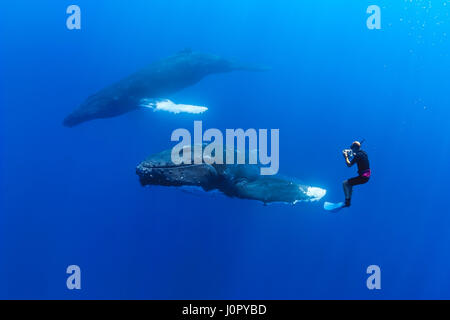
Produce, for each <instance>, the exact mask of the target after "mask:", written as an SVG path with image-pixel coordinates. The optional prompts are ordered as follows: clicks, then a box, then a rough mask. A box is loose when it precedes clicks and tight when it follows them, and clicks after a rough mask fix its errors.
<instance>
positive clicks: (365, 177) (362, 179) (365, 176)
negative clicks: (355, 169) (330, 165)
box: [347, 169, 371, 186]
mask: <svg viewBox="0 0 450 320" xmlns="http://www.w3.org/2000/svg"><path fill="white" fill-rule="evenodd" d="M370 174H371V172H370V169H368V170H365V171H364V172H362V173H361V174H360V175H359V176H357V177H354V178H350V179H348V180H347V181H348V184H349V185H351V186H356V185H358V184H364V183H366V182H368V181H369V179H370Z"/></svg>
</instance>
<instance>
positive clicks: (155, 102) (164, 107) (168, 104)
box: [139, 99, 208, 114]
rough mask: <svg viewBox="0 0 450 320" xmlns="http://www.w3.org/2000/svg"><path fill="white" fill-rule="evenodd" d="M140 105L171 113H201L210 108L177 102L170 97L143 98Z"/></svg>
mask: <svg viewBox="0 0 450 320" xmlns="http://www.w3.org/2000/svg"><path fill="white" fill-rule="evenodd" d="M139 106H140V107H143V108H149V109H153V111H167V112H171V113H175V114H177V113H192V114H200V113H203V112H205V111H206V110H208V108H207V107H203V106H194V105H190V104H176V103H174V102H173V101H171V100H169V99H141V101H140V103H139Z"/></svg>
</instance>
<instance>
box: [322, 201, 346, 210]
mask: <svg viewBox="0 0 450 320" xmlns="http://www.w3.org/2000/svg"><path fill="white" fill-rule="evenodd" d="M344 206H345V203H344V202H338V203H332V202H325V203H324V204H323V208H324V209H325V210H327V211H332V212H336V211H339V210H341V209H342V208H344Z"/></svg>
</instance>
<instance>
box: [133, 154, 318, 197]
mask: <svg viewBox="0 0 450 320" xmlns="http://www.w3.org/2000/svg"><path fill="white" fill-rule="evenodd" d="M192 149H193V148H192ZM171 151H172V150H166V151H163V152H160V153H157V154H154V155H152V156H150V157H149V158H147V159H146V160H144V161H143V162H141V163H140V164H139V165H138V166H137V168H136V173H137V175H138V176H139V181H140V183H141V185H143V186H147V185H158V186H172V187H186V186H189V187H199V188H201V189H203V190H204V191H212V190H218V191H220V192H221V193H223V194H224V195H226V196H229V197H235V198H240V199H249V200H259V201H261V202H263V203H264V204H268V203H273V202H283V203H291V204H295V203H297V202H313V201H318V200H320V199H321V198H322V197H323V196H324V195H325V193H326V190H324V189H321V188H318V187H312V186H308V185H303V184H299V183H297V182H296V181H295V179H290V178H285V177H281V176H278V175H275V176H263V175H260V174H259V173H260V170H259V169H260V168H259V166H258V165H248V164H247V165H246V164H235V165H229V164H207V163H202V164H189V165H186V164H180V165H176V164H174V163H173V162H172V160H171ZM192 156H193V154H192Z"/></svg>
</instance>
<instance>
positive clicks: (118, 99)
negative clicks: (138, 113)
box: [63, 50, 265, 127]
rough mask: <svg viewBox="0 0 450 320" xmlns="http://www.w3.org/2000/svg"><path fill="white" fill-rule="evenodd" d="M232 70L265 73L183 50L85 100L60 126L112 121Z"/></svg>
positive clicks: (234, 62)
mask: <svg viewBox="0 0 450 320" xmlns="http://www.w3.org/2000/svg"><path fill="white" fill-rule="evenodd" d="M235 70H247V71H264V70H265V69H264V68H260V67H254V66H247V65H243V64H241V63H238V62H236V61H233V60H227V59H223V58H221V57H219V56H216V55H212V54H205V53H199V52H193V51H191V50H184V51H181V52H179V53H177V54H175V55H173V56H170V57H168V58H165V59H162V60H160V61H157V62H154V63H152V64H151V65H149V66H148V67H146V68H144V69H142V70H140V71H138V72H136V73H134V74H132V75H130V76H128V77H126V78H125V79H123V80H120V81H119V82H117V83H115V84H112V85H110V86H108V87H106V88H104V89H102V90H100V91H99V92H97V93H95V94H94V95H92V96H90V97H88V98H87V99H86V100H85V101H84V102H83V103H82V104H81V105H80V106H79V107H78V108H77V109H75V110H74V111H73V112H72V113H71V114H69V115H68V116H67V117H66V118H65V119H64V122H63V123H64V125H65V126H67V127H73V126H76V125H78V124H80V123H82V122H85V121H88V120H93V119H99V118H110V117H115V116H118V115H121V114H124V113H126V112H130V111H132V110H135V109H138V108H140V107H141V106H143V104H146V102H147V101H154V99H165V98H167V97H168V96H169V95H170V94H173V93H175V92H177V91H180V90H181V89H183V88H186V87H188V86H192V85H194V84H195V83H197V82H199V81H200V80H201V79H203V78H204V77H206V76H208V75H210V74H215V73H225V72H231V71H235ZM167 101H170V100H167ZM170 102H171V101H170Z"/></svg>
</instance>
